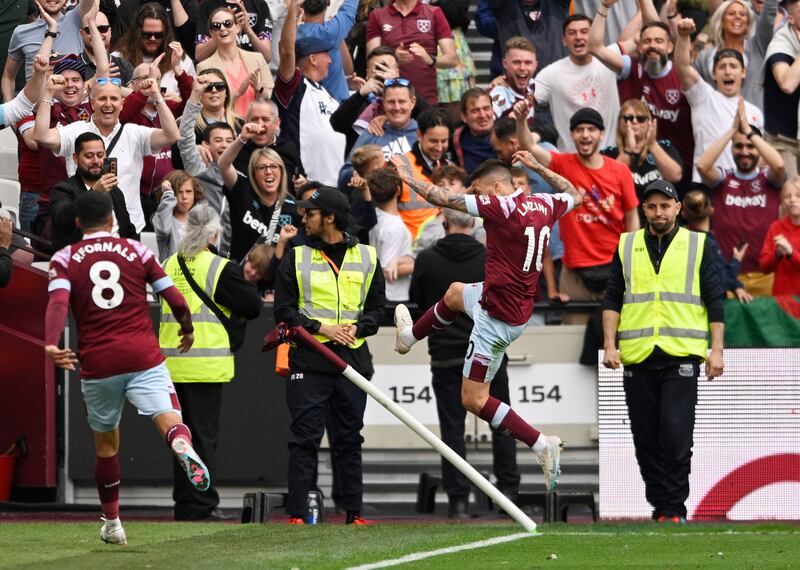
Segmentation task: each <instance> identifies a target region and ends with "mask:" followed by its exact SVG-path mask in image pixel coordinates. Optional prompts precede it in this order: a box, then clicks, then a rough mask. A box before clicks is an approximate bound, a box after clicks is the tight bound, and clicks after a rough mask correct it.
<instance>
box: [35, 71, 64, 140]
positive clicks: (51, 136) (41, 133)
mask: <svg viewBox="0 0 800 570" xmlns="http://www.w3.org/2000/svg"><path fill="white" fill-rule="evenodd" d="M66 84H67V82H66V81H65V80H64V77H62V76H61V75H51V76H50V77H48V78H47V83H46V84H45V87H44V90H43V91H44V92H43V94H42V95H41V101H39V108H38V110H37V111H36V120H35V122H34V123H33V138H34V139H35V140H36V142H37V143H38V144H39V145H41V146H44V147H46V148H49V149H50V150H51V151H53V153H54V154H58V152H59V151H60V150H61V135H60V134H59V132H58V129H51V128H50V111H51V108H50V101H52V100H53V96H54V95H55V93H56V92H58V91H60V90H61V89H63V88H64V87H66Z"/></svg>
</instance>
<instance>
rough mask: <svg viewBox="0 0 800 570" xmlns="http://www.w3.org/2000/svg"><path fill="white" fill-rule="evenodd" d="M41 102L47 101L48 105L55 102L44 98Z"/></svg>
mask: <svg viewBox="0 0 800 570" xmlns="http://www.w3.org/2000/svg"><path fill="white" fill-rule="evenodd" d="M41 102H42V103H47V104H48V105H52V104H53V100H52V99H42V101H41Z"/></svg>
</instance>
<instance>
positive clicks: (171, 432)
mask: <svg viewBox="0 0 800 570" xmlns="http://www.w3.org/2000/svg"><path fill="white" fill-rule="evenodd" d="M176 437H182V438H183V439H185V440H186V441H188V442H189V445H191V444H192V432H190V431H189V428H188V427H187V426H186V424H175V425H173V426H171V427H170V428H169V429H168V430H167V445H168V446H169V447H170V448H172V441H173V440H174V439H175V438H176Z"/></svg>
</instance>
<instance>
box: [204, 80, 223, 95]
mask: <svg viewBox="0 0 800 570" xmlns="http://www.w3.org/2000/svg"><path fill="white" fill-rule="evenodd" d="M227 88H228V86H227V85H226V84H225V83H224V82H223V81H215V82H213V83H209V84H208V85H206V93H211V92H212V91H226V90H227Z"/></svg>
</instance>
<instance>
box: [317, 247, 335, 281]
mask: <svg viewBox="0 0 800 570" xmlns="http://www.w3.org/2000/svg"><path fill="white" fill-rule="evenodd" d="M319 254H320V255H321V256H322V257H323V258H324V259H325V261H327V262H328V264H329V265H330V266H331V269H333V272H334V273H336V276H337V277H338V276H339V266H338V265H336V264H335V263H334V262H333V260H332V259H331V258H330V257H328V256H327V255H325V252H324V251H322V250H319Z"/></svg>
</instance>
